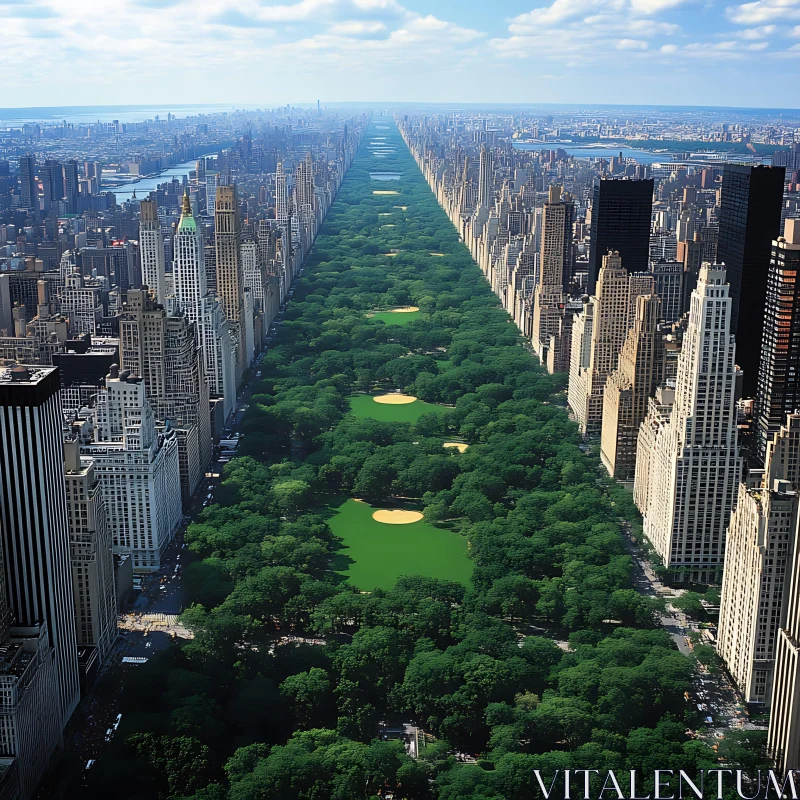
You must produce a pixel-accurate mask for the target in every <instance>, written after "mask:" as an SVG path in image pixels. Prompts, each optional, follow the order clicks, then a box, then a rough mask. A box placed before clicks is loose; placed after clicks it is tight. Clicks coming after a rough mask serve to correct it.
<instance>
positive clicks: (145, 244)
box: [139, 200, 166, 305]
mask: <svg viewBox="0 0 800 800" xmlns="http://www.w3.org/2000/svg"><path fill="white" fill-rule="evenodd" d="M139 258H140V259H141V264H142V285H143V286H147V287H149V288H150V289H151V291H152V292H153V293H154V294H155V298H156V301H157V302H159V303H161V304H162V305H163V304H164V303H165V302H166V288H165V285H164V283H165V276H166V260H165V257H164V236H163V234H162V233H161V222H160V220H159V219H158V204H157V203H156V201H155V200H142V202H141V203H140V205H139Z"/></svg>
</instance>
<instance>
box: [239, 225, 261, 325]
mask: <svg viewBox="0 0 800 800" xmlns="http://www.w3.org/2000/svg"><path fill="white" fill-rule="evenodd" d="M261 221H262V222H265V221H266V220H261ZM240 257H241V262H242V281H243V284H244V286H245V287H247V288H248V289H250V290H251V291H252V292H253V305H254V307H255V308H256V309H263V308H264V287H265V285H266V282H267V276H266V272H265V269H264V266H263V259H262V258H260V253H259V250H258V245H257V244H256V243H255V242H254V241H253V240H252V239H246V240H245V241H243V242H242V245H241V249H240Z"/></svg>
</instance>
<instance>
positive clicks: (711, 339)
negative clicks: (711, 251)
mask: <svg viewBox="0 0 800 800" xmlns="http://www.w3.org/2000/svg"><path fill="white" fill-rule="evenodd" d="M728 291H729V287H728V284H727V283H726V282H725V269H724V268H723V267H722V266H721V265H720V266H714V267H711V266H708V265H705V266H703V267H702V268H701V270H700V276H699V280H698V283H697V288H696V289H695V290H694V292H693V293H692V304H691V309H690V311H689V326H688V328H687V331H686V334H685V336H684V338H683V348H682V350H681V354H680V356H679V359H678V375H677V379H676V387H675V403H674V405H673V406H672V410H671V413H670V418H669V422H668V423H667V424H666V425H664V426H663V427H662V428H661V429H660V430H659V431H658V433H657V435H656V437H655V441H654V445H653V448H654V449H653V452H652V453H649V454H644V458H645V459H646V460H648V461H649V465H650V467H649V483H650V488H649V491H648V492H647V496H648V502H647V506H646V507H645V508H641V509H640V510H641V511H642V514H643V516H644V533H645V536H647V538H648V540H649V541H650V542H651V543H652V544H653V546H654V547H655V549H656V551H657V552H658V554H659V556H661V558H662V559H663V561H664V566H665V567H666V568H667V569H668V570H670V572H671V573H672V574H673V576H674V577H675V579H676V580H679V581H691V582H695V583H706V582H716V581H718V580H719V578H720V573H721V569H722V564H723V561H724V558H725V531H726V529H727V526H728V521H729V520H730V514H731V509H732V508H733V504H734V496H735V493H736V491H737V489H738V484H739V476H740V474H741V461H740V458H739V453H738V447H737V428H736V402H735V397H734V390H735V383H736V370H735V366H734V355H735V351H736V345H735V338H734V336H733V334H731V332H730V310H731V299H730V296H729V294H728ZM640 447H641V441H640ZM637 472H638V466H637Z"/></svg>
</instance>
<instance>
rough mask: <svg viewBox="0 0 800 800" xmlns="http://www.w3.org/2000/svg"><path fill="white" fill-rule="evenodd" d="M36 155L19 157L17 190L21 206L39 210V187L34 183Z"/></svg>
mask: <svg viewBox="0 0 800 800" xmlns="http://www.w3.org/2000/svg"><path fill="white" fill-rule="evenodd" d="M35 176H36V156H35V155H32V154H30V153H29V154H28V155H26V156H20V157H19V190H20V205H21V206H22V208H27V209H32V210H35V211H38V210H39V188H38V186H37V184H36V177H35Z"/></svg>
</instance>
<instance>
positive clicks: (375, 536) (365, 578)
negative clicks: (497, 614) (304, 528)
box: [328, 500, 473, 591]
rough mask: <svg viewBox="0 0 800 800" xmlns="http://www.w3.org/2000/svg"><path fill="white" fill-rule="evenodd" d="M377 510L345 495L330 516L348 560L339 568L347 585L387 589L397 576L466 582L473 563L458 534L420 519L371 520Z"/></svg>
mask: <svg viewBox="0 0 800 800" xmlns="http://www.w3.org/2000/svg"><path fill="white" fill-rule="evenodd" d="M375 510H376V509H375V508H374V507H373V506H371V505H369V504H368V503H358V502H356V501H355V500H347V501H345V502H344V503H343V504H342V505H341V506H339V508H337V509H336V515H335V516H334V517H333V518H331V519H330V520H329V521H328V524H329V525H330V527H331V530H332V531H333V532H334V533H335V534H336V535H337V536H340V537H341V538H342V540H343V542H344V544H345V546H346V548H347V549H346V550H343V551H342V553H341V554H342V555H343V556H345V557H349V558H350V559H352V562H351V563H350V564H349V566H348V567H347V568H346V569H343V570H342V573H343V574H345V575H347V580H348V581H349V582H350V583H351V584H353V585H354V586H357V587H358V588H359V589H362V590H363V591H372V590H373V589H376V588H379V589H391V588H392V586H394V583H395V581H396V580H397V578H399V577H400V576H401V575H426V576H428V577H431V578H441V579H442V580H449V581H458V582H459V583H462V584H465V585H466V584H467V583H468V582H469V579H470V576H471V575H472V568H473V563H472V561H471V560H470V558H469V556H468V555H467V542H466V540H465V539H464V538H463V537H462V536H460V535H459V534H457V533H454V532H453V531H449V530H446V529H443V528H435V527H434V526H433V525H429V524H428V523H427V522H425V521H424V520H421V521H420V522H412V523H410V524H408V525H387V524H386V523H383V522H375V520H374V519H372V513H373V511H375Z"/></svg>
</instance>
